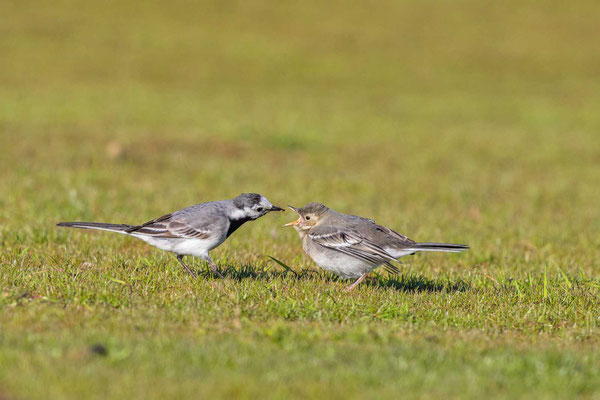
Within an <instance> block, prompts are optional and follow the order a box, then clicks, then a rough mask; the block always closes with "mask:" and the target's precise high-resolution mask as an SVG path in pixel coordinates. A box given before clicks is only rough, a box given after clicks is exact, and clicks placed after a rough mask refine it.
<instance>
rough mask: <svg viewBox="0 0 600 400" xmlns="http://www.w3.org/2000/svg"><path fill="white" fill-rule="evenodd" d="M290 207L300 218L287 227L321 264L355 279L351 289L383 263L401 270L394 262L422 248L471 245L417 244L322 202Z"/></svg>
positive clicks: (454, 250)
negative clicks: (294, 231) (291, 227)
mask: <svg viewBox="0 0 600 400" xmlns="http://www.w3.org/2000/svg"><path fill="white" fill-rule="evenodd" d="M289 207H290V208H291V209H292V210H293V211H295V212H296V213H298V215H299V216H300V217H299V218H298V219H297V220H296V221H293V222H290V223H289V224H286V225H285V226H293V227H294V228H295V229H296V231H297V232H298V234H299V235H300V238H301V239H302V248H303V249H304V251H305V252H306V254H308V255H309V256H310V258H312V259H313V261H314V262H315V263H317V265H318V266H320V267H321V268H323V269H325V270H327V271H331V272H333V273H334V274H337V275H339V276H340V277H342V278H345V279H350V278H352V279H356V281H355V282H354V283H352V285H350V287H348V290H352V289H354V288H355V287H356V286H357V285H358V284H359V283H360V282H362V281H363V279H365V277H366V276H367V275H368V274H369V273H370V272H371V271H373V270H374V269H375V268H377V267H379V266H381V265H383V266H384V268H385V269H387V270H388V271H389V272H392V273H398V272H400V271H399V270H398V268H397V267H395V266H394V265H393V264H391V262H393V261H398V259H399V258H400V257H402V256H406V255H409V254H415V253H416V252H419V251H443V252H449V253H458V252H461V251H465V250H467V249H468V248H469V246H467V245H464V244H451V243H417V242H415V241H414V240H411V239H409V238H407V237H406V236H404V235H401V234H399V233H398V232H395V231H393V230H391V229H390V228H386V227H385V226H382V225H378V224H376V223H375V221H374V220H372V219H368V218H363V217H359V216H356V215H347V214H342V213H339V212H337V211H334V210H332V209H330V208H328V207H326V206H324V205H323V204H320V203H309V204H307V205H306V206H304V207H302V208H295V207H292V206H289Z"/></svg>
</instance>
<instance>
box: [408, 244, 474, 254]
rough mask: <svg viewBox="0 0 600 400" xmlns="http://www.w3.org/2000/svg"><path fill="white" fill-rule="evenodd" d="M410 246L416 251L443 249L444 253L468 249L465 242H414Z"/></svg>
mask: <svg viewBox="0 0 600 400" xmlns="http://www.w3.org/2000/svg"><path fill="white" fill-rule="evenodd" d="M411 248H413V249H415V250H418V251H443V252H446V253H460V252H461V251H466V250H469V246H468V245H466V244H454V243H425V242H423V243H415V244H414V245H412V246H411Z"/></svg>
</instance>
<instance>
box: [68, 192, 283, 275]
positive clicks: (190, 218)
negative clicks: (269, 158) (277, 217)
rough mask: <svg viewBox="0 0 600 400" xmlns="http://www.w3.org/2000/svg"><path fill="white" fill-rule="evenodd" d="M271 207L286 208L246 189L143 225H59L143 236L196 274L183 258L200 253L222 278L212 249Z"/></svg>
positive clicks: (275, 208) (198, 255) (191, 272)
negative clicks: (211, 254) (234, 194)
mask: <svg viewBox="0 0 600 400" xmlns="http://www.w3.org/2000/svg"><path fill="white" fill-rule="evenodd" d="M271 211H283V208H280V207H277V206H274V205H273V204H271V203H270V202H269V200H267V199H266V198H265V197H264V196H261V195H260V194H256V193H243V194H241V195H239V196H238V197H236V198H235V199H231V200H221V201H209V202H207V203H200V204H196V205H193V206H190V207H187V208H184V209H182V210H179V211H175V212H172V213H171V214H167V215H163V216H162V217H159V218H156V219H153V220H151V221H148V222H146V223H144V224H141V225H125V224H106V223H102V222H61V223H59V224H58V226H66V227H71V228H84V229H99V230H104V231H111V232H117V233H123V234H126V235H130V236H133V237H136V238H138V239H142V240H143V241H145V242H147V243H149V244H151V245H152V246H155V247H158V248H159V249H161V250H166V251H170V252H173V253H175V254H176V255H177V260H178V261H179V262H180V263H181V265H182V266H183V267H184V268H185V269H186V270H187V271H188V272H189V273H190V274H191V275H192V276H194V277H195V276H196V274H195V273H194V272H193V271H192V270H191V269H190V268H189V267H188V266H187V265H186V264H185V263H184V262H183V256H186V255H190V256H194V257H200V258H201V259H203V260H205V261H206V262H207V263H208V265H209V266H210V269H211V270H212V272H213V273H214V274H216V275H218V276H219V277H221V278H222V277H223V275H221V273H220V272H219V270H218V269H217V266H216V265H215V263H214V262H213V261H212V260H211V258H210V256H209V254H208V253H209V252H210V251H211V250H212V249H214V248H215V247H217V246H219V245H220V244H221V243H223V242H224V241H225V239H227V238H228V237H229V235H231V234H232V233H233V232H235V230H236V229H238V228H239V227H240V226H242V225H243V224H244V223H245V222H248V221H253V220H255V219H257V218H260V217H262V216H263V215H265V214H267V213H268V212H271Z"/></svg>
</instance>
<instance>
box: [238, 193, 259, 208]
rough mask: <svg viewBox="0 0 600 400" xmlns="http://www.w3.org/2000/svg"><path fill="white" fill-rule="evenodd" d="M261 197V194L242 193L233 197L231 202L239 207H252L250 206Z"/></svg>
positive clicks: (256, 202)
mask: <svg viewBox="0 0 600 400" xmlns="http://www.w3.org/2000/svg"><path fill="white" fill-rule="evenodd" d="M261 198H262V196H261V195H260V194H258V193H242V194H240V195H239V196H238V197H236V198H235V199H233V204H234V205H235V206H236V207H237V208H239V209H244V208H245V207H248V208H252V206H254V205H256V204H260V200H261Z"/></svg>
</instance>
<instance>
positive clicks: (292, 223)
mask: <svg viewBox="0 0 600 400" xmlns="http://www.w3.org/2000/svg"><path fill="white" fill-rule="evenodd" d="M300 222H302V217H300V218H298V219H297V220H295V221H293V222H290V223H288V224H285V225H284V226H292V225H298V224H299V223H300Z"/></svg>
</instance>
